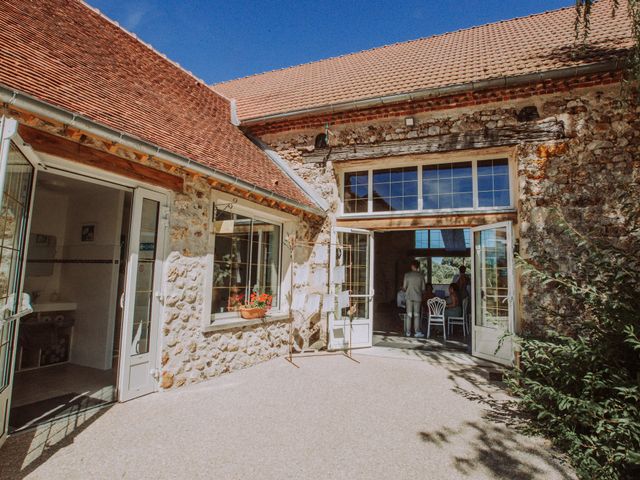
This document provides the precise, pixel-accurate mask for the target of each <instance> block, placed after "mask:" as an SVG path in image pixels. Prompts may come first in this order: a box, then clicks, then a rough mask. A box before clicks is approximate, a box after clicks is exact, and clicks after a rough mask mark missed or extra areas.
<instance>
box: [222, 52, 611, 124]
mask: <svg viewBox="0 0 640 480" xmlns="http://www.w3.org/2000/svg"><path fill="white" fill-rule="evenodd" d="M622 64H623V60H621V59H618V58H616V59H613V60H608V61H606V62H602V63H592V64H590V65H579V66H576V67H567V68H561V69H558V70H550V71H546V72H537V73H528V74H525V75H512V76H504V77H499V78H494V79H490V80H480V81H476V82H467V83H460V84H455V85H446V86H443V87H435V88H427V89H424V90H417V91H414V92H408V93H397V94H393V95H384V96H378V97H371V98H365V99H362V100H349V101H347V102H338V103H331V104H327V105H320V106H316V107H309V108H302V109H299V110H291V111H289V112H281V113H274V114H270V115H263V116H260V117H254V118H247V119H245V120H242V123H243V125H247V126H249V125H255V124H257V123H263V122H270V121H274V120H285V119H289V118H292V117H303V116H307V115H322V114H329V113H337V112H342V111H346V110H358V109H363V108H370V107H377V106H382V105H388V104H393V103H400V102H408V101H415V100H422V99H425V98H433V97H441V96H445V95H454V94H459V93H465V92H475V91H479V90H486V89H489V88H507V87H515V86H519V85H525V84H529V83H534V82H540V81H544V80H558V79H562V78H571V77H577V76H579V75H587V74H592V73H603V72H609V71H615V70H618V69H620V68H621V67H622ZM214 90H215V89H214Z"/></svg>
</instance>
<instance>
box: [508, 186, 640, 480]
mask: <svg viewBox="0 0 640 480" xmlns="http://www.w3.org/2000/svg"><path fill="white" fill-rule="evenodd" d="M619 201H620V204H621V210H620V215H622V218H624V221H623V222H622V224H624V225H625V228H624V230H625V232H624V233H623V234H621V235H620V234H619V235H617V236H616V238H607V236H605V235H602V232H601V231H600V232H596V231H595V229H594V228H592V226H587V227H586V228H582V229H578V228H576V227H575V226H574V225H571V224H570V222H569V221H567V219H566V218H565V216H564V215H563V214H562V213H561V212H560V211H559V210H556V211H554V214H553V216H552V218H553V222H554V224H555V226H556V227H558V228H559V230H558V231H559V232H560V234H561V235H562V236H563V241H565V242H566V243H567V244H568V245H570V248H568V249H567V251H566V252H564V254H565V255H566V256H567V258H568V260H569V261H568V262H564V264H565V265H569V267H566V268H563V269H559V268H558V262H557V261H555V260H554V259H552V258H545V256H544V255H538V256H537V257H536V258H528V259H522V258H521V259H519V264H520V267H521V269H522V271H523V274H524V275H525V276H528V277H529V278H528V279H527V281H528V282H530V283H533V284H536V283H538V284H542V285H544V287H545V288H546V289H553V290H555V293H556V294H560V295H561V296H566V297H569V298H567V300H569V301H571V302H573V303H574V304H580V305H582V307H583V308H584V312H583V313H581V317H582V318H581V320H582V322H581V328H580V330H579V333H578V334H577V335H575V336H568V335H562V334H560V333H558V332H559V330H560V329H558V328H556V329H555V330H551V331H547V332H546V333H545V334H544V335H537V336H535V337H533V336H527V335H524V336H523V338H521V339H519V343H520V347H521V362H520V368H519V369H516V370H515V371H514V373H513V375H512V378H511V379H510V383H511V386H512V388H513V390H514V392H515V393H516V394H517V395H518V396H519V397H520V398H521V401H520V404H519V405H520V407H519V408H520V409H522V410H523V411H524V412H526V413H527V414H529V416H530V417H531V418H532V425H533V427H534V429H535V430H536V431H537V432H539V433H543V434H545V435H547V436H548V437H550V438H551V439H552V440H553V441H554V443H555V444H556V446H558V447H559V448H561V449H562V450H564V451H566V452H567V453H568V454H569V456H570V457H571V460H572V462H573V464H574V466H575V468H576V471H577V473H578V475H579V476H580V477H582V478H589V479H591V478H598V479H618V478H622V479H631V478H634V479H638V478H640V339H639V336H640V320H639V315H640V228H639V222H638V218H639V212H638V210H639V208H638V205H637V199H634V198H633V196H631V198H629V196H628V195H627V196H626V197H621V198H620V199H619Z"/></svg>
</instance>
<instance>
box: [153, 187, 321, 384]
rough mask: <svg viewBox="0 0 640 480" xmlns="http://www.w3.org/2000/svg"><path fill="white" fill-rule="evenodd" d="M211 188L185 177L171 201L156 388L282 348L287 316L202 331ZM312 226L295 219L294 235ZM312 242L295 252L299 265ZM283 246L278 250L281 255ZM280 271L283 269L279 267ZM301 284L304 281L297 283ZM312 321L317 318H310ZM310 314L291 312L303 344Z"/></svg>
mask: <svg viewBox="0 0 640 480" xmlns="http://www.w3.org/2000/svg"><path fill="white" fill-rule="evenodd" d="M213 194H214V192H213V191H212V190H211V188H210V186H209V185H208V184H207V182H206V181H205V180H203V179H200V180H194V179H192V178H186V179H185V188H184V192H183V193H179V194H174V195H173V198H172V201H171V217H170V221H169V229H170V252H171V253H170V254H169V255H168V257H167V261H166V264H165V283H164V318H163V322H162V327H161V336H162V353H161V364H162V370H161V379H160V386H161V388H164V389H167V388H176V387H180V386H182V385H187V384H192V383H197V382H200V381H202V380H206V379H208V378H211V377H214V376H217V375H220V374H222V373H225V372H229V371H232V370H237V369H240V368H245V367H248V366H251V365H254V364H256V363H259V362H263V361H265V360H268V359H270V358H273V357H276V356H281V355H284V354H286V353H288V351H289V349H288V345H289V335H290V322H289V321H288V320H287V319H281V320H275V321H274V320H269V321H266V322H260V323H258V324H253V325H249V326H242V325H240V326H235V327H230V328H226V329H224V330H217V331H206V330H205V329H204V328H203V319H204V318H205V316H207V315H208V313H209V312H208V311H209V307H208V305H206V302H207V299H208V295H207V292H206V288H207V287H206V285H207V282H206V280H207V278H206V276H207V274H208V273H207V261H208V259H207V255H210V254H212V253H213V252H211V251H210V247H209V244H210V243H209V233H208V232H209V224H210V214H211V202H212V198H213V197H212V195H213ZM316 228H317V226H314V225H312V224H309V223H307V222H305V221H304V220H302V219H300V220H299V222H298V224H297V232H296V236H297V237H298V238H300V239H301V240H302V239H304V240H307V239H310V238H311V236H313V237H314V238H315V237H316V236H317V233H316ZM312 251H313V248H311V250H310V251H309V252H307V253H306V255H305V254H302V255H298V257H297V258H296V261H297V262H298V264H299V265H304V264H306V263H307V262H309V261H311V260H310V255H311V253H312ZM286 254H287V253H286V249H283V255H286ZM284 274H285V275H286V272H284ZM297 287H298V288H305V287H306V285H303V284H300V285H297ZM315 323H317V321H316V322H315ZM313 325H314V321H313V319H308V318H296V320H295V322H294V328H293V333H294V335H295V336H296V339H297V340H298V341H299V342H300V343H301V344H303V343H304V341H303V340H301V339H304V340H308V339H309V338H311V335H309V334H308V332H309V330H310V328H311V327H312V326H313Z"/></svg>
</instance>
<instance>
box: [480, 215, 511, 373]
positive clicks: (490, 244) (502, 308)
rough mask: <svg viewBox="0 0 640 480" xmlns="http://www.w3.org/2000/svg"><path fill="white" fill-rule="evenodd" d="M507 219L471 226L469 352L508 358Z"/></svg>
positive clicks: (509, 303) (509, 323)
mask: <svg viewBox="0 0 640 480" xmlns="http://www.w3.org/2000/svg"><path fill="white" fill-rule="evenodd" d="M511 230H512V225H511V222H505V223H500V224H494V225H487V226H484V227H479V228H475V229H473V274H472V278H473V282H474V289H473V291H474V297H475V298H474V309H473V310H474V328H473V337H474V338H473V354H474V355H476V356H479V357H482V358H487V359H489V360H493V361H496V362H499V363H504V364H509V363H511V360H512V339H511V336H510V335H511V334H512V333H513V331H514V329H513V323H514V309H513V298H514V291H513V288H514V284H515V282H514V278H513V275H514V271H513V251H512V246H511Z"/></svg>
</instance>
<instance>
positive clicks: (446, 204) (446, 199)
mask: <svg viewBox="0 0 640 480" xmlns="http://www.w3.org/2000/svg"><path fill="white" fill-rule="evenodd" d="M439 199H440V201H439V205H438V206H439V208H453V195H451V194H448V195H440V197H439Z"/></svg>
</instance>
